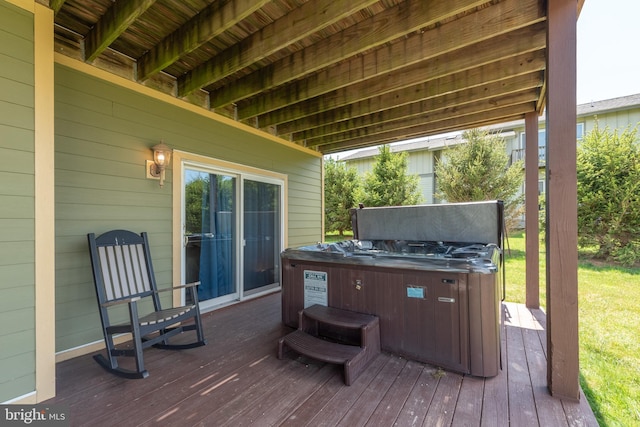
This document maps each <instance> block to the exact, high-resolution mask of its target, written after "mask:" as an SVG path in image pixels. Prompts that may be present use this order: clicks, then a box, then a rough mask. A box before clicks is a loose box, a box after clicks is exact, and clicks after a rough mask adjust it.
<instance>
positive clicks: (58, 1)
mask: <svg viewBox="0 0 640 427" xmlns="http://www.w3.org/2000/svg"><path fill="white" fill-rule="evenodd" d="M64 2H65V0H51V1H50V2H49V8H50V9H51V10H53V15H54V16H55V15H56V14H57V13H58V12H60V9H62V5H63V4H64Z"/></svg>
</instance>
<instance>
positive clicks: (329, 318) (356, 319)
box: [304, 305, 378, 329]
mask: <svg viewBox="0 0 640 427" xmlns="http://www.w3.org/2000/svg"><path fill="white" fill-rule="evenodd" d="M304 315H305V316H306V317H308V318H310V319H313V320H317V321H318V322H321V323H324V324H325V325H331V326H338V327H342V328H349V329H360V328H362V327H365V326H367V325H370V324H372V323H375V322H376V321H377V319H378V318H377V317H376V316H372V315H370V314H363V313H356V312H354V311H347V310H341V309H339V308H334V307H325V306H323V305H313V306H311V307H308V308H305V309H304Z"/></svg>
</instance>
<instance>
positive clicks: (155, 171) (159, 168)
mask: <svg viewBox="0 0 640 427" xmlns="http://www.w3.org/2000/svg"><path fill="white" fill-rule="evenodd" d="M152 150H153V160H147V162H146V166H147V178H149V179H159V180H160V188H162V186H163V185H164V170H165V168H166V167H167V166H169V162H170V161H171V151H172V150H171V148H170V147H169V146H168V145H167V144H165V143H164V142H161V143H160V144H158V145H155V146H153V148H152Z"/></svg>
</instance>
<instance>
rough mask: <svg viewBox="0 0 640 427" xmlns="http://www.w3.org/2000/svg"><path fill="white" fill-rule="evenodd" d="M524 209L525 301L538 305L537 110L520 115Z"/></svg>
mask: <svg viewBox="0 0 640 427" xmlns="http://www.w3.org/2000/svg"><path fill="white" fill-rule="evenodd" d="M524 123H525V135H526V142H525V155H524V162H525V166H524V171H525V177H524V200H525V202H524V205H525V207H524V209H525V225H524V229H525V252H526V256H527V258H526V305H527V307H528V308H540V269H539V266H540V243H539V239H538V234H539V231H540V226H539V224H538V210H539V200H538V168H539V159H538V154H539V153H538V150H539V149H538V113H537V112H535V111H532V112H530V113H527V114H526V115H525V117H524Z"/></svg>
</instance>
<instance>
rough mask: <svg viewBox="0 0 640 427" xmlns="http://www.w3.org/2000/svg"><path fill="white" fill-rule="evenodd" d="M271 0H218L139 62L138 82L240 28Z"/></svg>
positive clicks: (147, 53)
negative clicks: (232, 29)
mask: <svg viewBox="0 0 640 427" xmlns="http://www.w3.org/2000/svg"><path fill="white" fill-rule="evenodd" d="M270 2H271V0H259V1H257V0H231V1H229V2H226V3H223V4H221V2H219V1H215V2H213V3H211V4H210V5H209V6H207V8H206V9H204V10H202V11H201V12H200V13H198V14H197V15H196V16H194V17H193V18H192V19H191V20H190V21H188V22H187V23H186V24H184V25H183V26H182V27H180V28H178V29H177V30H176V31H174V32H173V33H172V34H170V35H168V36H167V37H165V38H164V40H162V41H161V42H160V43H159V44H158V45H156V46H155V47H154V48H153V49H151V50H149V51H147V52H146V53H145V54H144V55H143V56H142V57H140V58H139V59H138V76H137V78H138V80H139V81H144V80H146V79H148V78H149V77H150V76H151V75H153V74H155V73H157V72H159V71H162V70H164V69H165V68H167V67H168V66H170V65H171V64H173V63H174V62H176V61H177V60H178V59H180V58H181V57H183V56H185V55H187V54H189V53H191V52H193V51H194V50H196V49H198V48H199V47H200V46H202V45H203V44H205V43H207V42H209V41H210V40H213V39H214V38H216V37H218V36H219V35H220V34H222V33H224V32H225V31H227V30H229V29H230V28H232V27H233V26H235V25H237V24H238V23H239V22H241V21H242V20H243V19H245V18H247V17H248V16H250V15H252V14H253V13H255V12H256V11H258V10H260V8H262V7H263V6H264V5H265V4H267V3H270Z"/></svg>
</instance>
